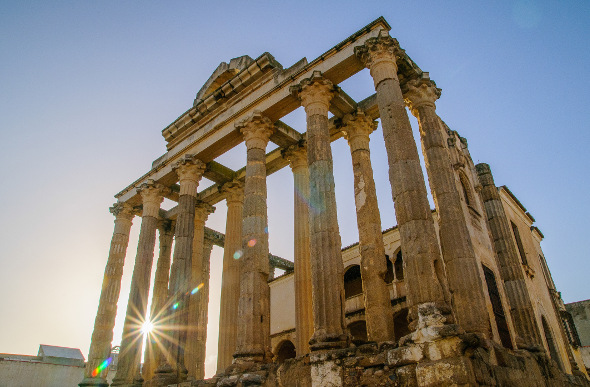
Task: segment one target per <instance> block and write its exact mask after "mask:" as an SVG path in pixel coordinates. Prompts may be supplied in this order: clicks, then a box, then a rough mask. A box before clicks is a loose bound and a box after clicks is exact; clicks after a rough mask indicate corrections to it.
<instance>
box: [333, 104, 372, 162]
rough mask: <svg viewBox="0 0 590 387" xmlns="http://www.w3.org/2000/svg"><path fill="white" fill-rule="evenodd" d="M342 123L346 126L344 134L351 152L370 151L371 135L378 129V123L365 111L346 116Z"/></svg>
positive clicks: (358, 110)
mask: <svg viewBox="0 0 590 387" xmlns="http://www.w3.org/2000/svg"><path fill="white" fill-rule="evenodd" d="M342 122H343V124H344V126H343V128H342V132H343V133H344V138H346V140H347V141H348V145H349V146H350V150H351V151H353V152H354V151H355V150H358V149H365V150H369V135H370V134H371V133H373V132H374V131H375V130H376V129H377V121H375V120H373V118H372V117H371V116H369V115H367V114H366V113H365V112H364V111H363V110H361V109H357V111H356V112H354V113H352V114H347V115H345V116H344V118H343V120H342Z"/></svg>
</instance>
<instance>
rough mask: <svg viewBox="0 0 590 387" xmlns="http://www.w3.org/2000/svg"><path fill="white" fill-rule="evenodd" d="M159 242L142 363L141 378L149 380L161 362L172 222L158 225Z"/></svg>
mask: <svg viewBox="0 0 590 387" xmlns="http://www.w3.org/2000/svg"><path fill="white" fill-rule="evenodd" d="M158 234H159V240H160V243H159V244H160V255H159V256H158V263H157V266H156V274H155V278H154V292H153V295H152V305H151V311H150V322H151V323H152V325H153V328H152V332H149V333H148V338H147V340H146V349H145V353H144V362H143V370H142V373H143V378H144V379H145V380H150V379H151V378H152V377H153V376H154V371H155V370H156V367H157V366H158V364H160V362H161V361H162V348H163V345H164V340H163V338H162V336H161V333H162V331H163V327H164V326H165V325H166V324H167V319H168V315H169V314H168V309H167V306H168V305H167V302H168V280H169V279H170V256H171V255H172V240H173V239H174V222H173V221H171V220H162V221H160V223H159V225H158Z"/></svg>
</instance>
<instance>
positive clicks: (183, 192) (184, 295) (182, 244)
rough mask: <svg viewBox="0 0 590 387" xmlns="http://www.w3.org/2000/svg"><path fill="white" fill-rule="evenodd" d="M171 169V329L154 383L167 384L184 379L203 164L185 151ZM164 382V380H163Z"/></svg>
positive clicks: (168, 332) (169, 291) (169, 292)
mask: <svg viewBox="0 0 590 387" xmlns="http://www.w3.org/2000/svg"><path fill="white" fill-rule="evenodd" d="M173 169H174V171H175V172H176V174H177V175H178V178H179V183H180V196H179V198H178V216H177V218H176V229H175V231H174V239H175V244H174V256H173V262H172V269H171V271H170V285H169V288H168V296H169V298H170V305H171V306H170V307H169V313H170V320H169V321H170V324H169V325H170V327H171V328H170V329H169V330H168V331H167V332H165V333H166V334H167V336H168V338H169V342H168V351H167V354H166V355H167V356H166V357H167V358H166V359H164V360H165V361H163V362H162V363H160V365H159V366H158V369H157V370H156V374H155V376H154V379H153V380H154V381H155V383H154V385H164V386H166V385H168V384H174V383H179V382H182V381H184V380H186V376H187V373H188V371H187V369H186V366H185V364H184V351H185V347H184V345H185V343H186V337H187V326H188V312H189V303H188V300H189V297H188V296H189V295H190V291H191V290H192V289H190V288H189V287H190V285H191V284H192V282H191V275H192V253H193V239H194V232H195V206H196V204H197V188H198V186H199V181H200V180H201V178H202V176H203V172H204V171H205V164H204V163H203V162H202V161H201V160H199V159H197V158H196V157H195V156H194V155H188V154H187V155H184V157H183V158H182V159H181V160H179V161H178V162H176V164H175V165H174V168H173ZM166 383H167V384H166Z"/></svg>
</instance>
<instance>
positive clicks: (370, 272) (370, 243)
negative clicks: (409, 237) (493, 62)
mask: <svg viewBox="0 0 590 387" xmlns="http://www.w3.org/2000/svg"><path fill="white" fill-rule="evenodd" d="M344 125H345V126H344V127H343V131H344V133H345V138H346V139H347V140H348V145H349V146H350V153H351V155H352V170H353V173H354V199H355V205H356V221H357V225H358V230H359V250H360V252H361V278H362V284H363V296H364V299H365V318H366V322H367V335H368V338H369V340H371V341H377V342H381V341H387V340H392V339H393V308H392V307H391V299H390V296H389V287H388V286H387V283H386V282H385V275H386V274H387V263H386V258H385V246H384V244H383V234H382V229H381V215H380V214H379V205H378V203H377V192H376V190H375V180H374V179H373V167H372V166H371V152H370V149H369V134H371V133H372V132H373V131H374V130H375V129H376V128H377V123H376V122H375V121H373V119H372V118H371V117H368V116H366V115H365V113H364V112H363V111H361V110H358V111H357V112H356V113H355V114H352V115H350V114H349V115H347V116H345V117H344Z"/></svg>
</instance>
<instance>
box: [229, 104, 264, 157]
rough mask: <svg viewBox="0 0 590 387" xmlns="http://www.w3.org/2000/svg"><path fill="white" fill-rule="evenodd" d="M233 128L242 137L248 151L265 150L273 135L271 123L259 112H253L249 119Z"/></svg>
mask: <svg viewBox="0 0 590 387" xmlns="http://www.w3.org/2000/svg"><path fill="white" fill-rule="evenodd" d="M235 127H236V129H238V130H239V131H240V133H242V135H243V136H244V141H245V142H246V147H247V148H248V149H250V148H258V149H263V150H264V149H266V145H267V144H268V140H269V139H270V136H271V135H272V134H273V133H274V125H273V123H272V121H271V120H270V118H268V117H266V116H265V115H263V114H262V113H261V112H260V111H259V110H255V111H254V112H253V113H252V115H251V116H250V117H248V118H246V119H244V120H242V121H240V122H237V123H236V124H235Z"/></svg>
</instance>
